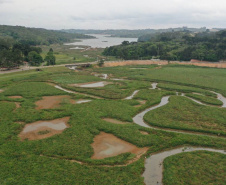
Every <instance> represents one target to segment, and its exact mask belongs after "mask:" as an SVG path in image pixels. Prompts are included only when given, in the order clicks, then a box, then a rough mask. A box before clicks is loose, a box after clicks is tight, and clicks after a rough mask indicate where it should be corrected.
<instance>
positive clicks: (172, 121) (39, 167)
mask: <svg viewBox="0 0 226 185" xmlns="http://www.w3.org/2000/svg"><path fill="white" fill-rule="evenodd" d="M141 67H142V66H141ZM141 67H140V66H139V67H137V68H138V69H131V68H136V66H135V67H134V66H133V67H131V66H125V67H112V68H95V67H90V68H87V69H84V70H82V71H77V72H75V71H73V70H69V69H67V68H65V67H50V68H43V70H42V71H35V70H30V71H24V72H18V73H12V74H1V75H0V89H1V90H2V91H0V115H1V117H0V130H1V134H0V184H143V183H144V178H143V177H142V173H143V172H144V170H145V167H144V163H145V159H146V157H148V156H150V155H152V154H153V153H158V152H160V151H164V150H169V149H173V148H176V147H180V146H197V147H210V148H216V149H225V148H226V144H225V126H226V125H225V120H226V109H225V108H222V107H212V106H205V105H199V104H197V103H195V102H193V101H192V100H190V99H188V98H187V97H182V96H176V92H180V93H189V94H190V96H191V94H192V93H193V92H195V93H199V94H203V95H199V96H197V97H194V96H193V98H196V99H199V100H200V101H203V102H205V103H209V104H213V105H216V104H218V103H219V102H218V101H217V100H218V99H217V96H216V94H214V93H211V92H210V90H211V91H215V92H218V93H221V94H223V95H224V96H225V95H226V85H225V83H224V82H225V80H226V79H225V77H226V70H224V69H214V68H213V69H209V68H200V67H187V66H175V65H173V66H172V65H167V66H162V67H161V68H158V67H157V66H156V65H151V66H145V68H147V69H145V70H143V69H139V68H141ZM95 74H108V78H107V79H102V78H99V77H97V76H95ZM207 76H208V78H207ZM114 78H119V79H123V80H120V81H115V80H113V79H114ZM102 81H104V82H108V84H107V85H105V86H104V87H92V88H84V87H75V86H71V84H79V83H90V82H102ZM153 82H158V83H159V84H158V85H157V87H159V88H160V89H158V88H157V89H150V88H151V87H152V85H151V84H152V83H153ZM55 85H58V86H60V87H63V88H65V89H67V90H70V91H72V92H74V93H68V92H66V91H63V90H61V89H57V88H55ZM170 87H171V88H170ZM135 90H139V92H138V93H137V94H136V95H135V96H134V97H133V98H132V99H128V100H127V99H125V98H126V97H128V96H130V95H131V94H132V93H133V92H134V91H135ZM192 95H194V94H192ZM10 96H17V98H16V99H14V98H10ZM19 96H20V98H19ZM61 96H62V97H65V98H64V99H61V100H60V101H59V99H55V98H52V100H51V101H57V104H54V103H53V105H57V106H53V107H48V108H44V109H37V102H40V101H42V100H44V99H45V98H46V97H61ZM165 96H170V98H169V103H168V104H167V105H165V106H162V107H159V108H158V109H155V110H152V111H150V112H148V113H147V114H145V121H146V122H147V123H148V124H151V125H152V124H154V125H155V126H156V127H158V128H160V129H159V130H154V129H151V128H145V127H142V126H139V125H137V124H135V123H134V122H133V117H134V116H136V115H137V114H138V113H140V112H141V111H143V110H145V109H146V108H149V107H151V106H154V105H157V104H159V103H160V101H161V99H162V97H165ZM188 96H189V95H188ZM201 96H203V97H205V98H201ZM96 97H97V98H96ZM209 97H210V100H209V101H208V98H209ZM87 98H88V100H92V101H89V102H87V103H81V104H76V103H75V102H77V101H80V100H81V99H87ZM71 100H73V102H74V103H72V101H71ZM141 101H142V102H144V103H143V104H141V103H140V102H141ZM207 101H208V102H207ZM15 102H18V103H20V105H21V106H20V107H18V108H16V104H15ZM140 104H141V106H139V107H137V106H136V105H140ZM218 105H220V103H219V104H218ZM63 118H68V122H67V128H65V129H64V130H63V131H60V132H57V133H56V134H53V133H54V132H53V130H52V129H50V128H46V127H45V126H43V125H41V126H42V128H40V127H39V130H36V131H37V132H36V134H37V139H35V140H29V139H25V140H21V139H20V137H19V136H20V133H21V132H22V131H23V129H24V128H26V125H27V126H29V125H30V124H32V123H36V124H37V122H39V121H41V122H44V121H45V122H51V121H53V120H60V119H63ZM112 120H114V122H115V120H116V121H117V120H118V121H119V122H120V123H122V122H123V123H126V124H115V123H114V122H113V121H112ZM52 124H54V123H52ZM167 128H174V129H176V130H187V131H191V132H192V134H183V133H176V132H168V131H167V130H166V129H167ZM196 131H198V132H200V133H205V134H207V135H199V133H197V134H194V132H196ZM103 133H106V134H105V135H107V136H108V135H111V136H112V138H113V139H116V140H117V141H118V142H119V143H120V141H122V142H126V143H127V144H128V143H129V145H131V146H133V147H135V148H141V149H142V148H145V149H146V148H147V151H145V152H144V153H142V154H140V155H139V154H138V153H136V152H131V150H125V152H122V153H120V152H119V153H117V155H112V156H111V155H109V156H110V157H104V158H101V159H94V158H93V157H92V156H94V151H95V149H96V148H95V149H94V148H93V146H92V145H93V144H94V141H95V138H96V137H98V136H101V135H102V134H103ZM144 133H145V134H144ZM208 134H209V135H208ZM212 134H214V135H215V137H211V136H212ZM218 134H220V136H218ZM49 135H50V137H45V136H49ZM103 138H104V137H103ZM100 140H101V139H100ZM101 142H102V143H104V144H105V145H104V146H105V147H106V148H105V149H101V146H99V150H100V151H99V152H102V150H103V152H105V153H107V154H108V152H109V151H111V150H112V148H114V147H116V149H117V150H121V143H120V145H119V146H114V145H112V144H111V143H110V142H109V141H108V142H104V140H101ZM109 144H110V145H111V146H109ZM97 147H98V145H97ZM108 147H110V150H106V149H109V148H108ZM122 148H123V147H122ZM194 154H198V155H194ZM202 157H203V158H204V159H207V158H209V159H211V160H212V161H211V160H210V161H208V162H207V163H206V164H205V165H203V166H202V167H198V166H197V165H195V163H196V164H200V163H201V164H203V158H202ZM174 158H175V159H174ZM188 159H189V160H188ZM193 159H194V161H195V162H194V165H195V168H193V166H192V165H191V164H190V165H186V164H187V163H188V161H192V160H193ZM177 161H178V162H177ZM192 164H193V163H192ZM216 164H217V165H218V166H220V168H219V169H217V167H216ZM178 165H179V166H178ZM208 166H209V167H210V168H208ZM224 166H225V154H215V153H208V152H200V153H182V154H179V155H176V156H172V157H170V158H169V159H167V160H166V162H165V163H164V168H165V171H164V180H163V181H164V184H174V183H173V182H174V180H175V182H178V183H179V184H180V183H181V182H184V183H186V182H190V181H189V180H190V176H189V175H188V176H186V175H185V174H186V172H187V171H188V170H191V173H192V174H199V173H201V177H200V179H195V181H194V182H197V183H201V184H205V183H215V184H222V182H224V177H225V170H224ZM206 168H208V170H210V171H214V172H216V173H218V174H219V175H217V176H216V177H215V178H213V175H211V174H209V173H208V174H207V173H205V170H206ZM172 169H173V170H172ZM178 179H179V180H180V181H178Z"/></svg>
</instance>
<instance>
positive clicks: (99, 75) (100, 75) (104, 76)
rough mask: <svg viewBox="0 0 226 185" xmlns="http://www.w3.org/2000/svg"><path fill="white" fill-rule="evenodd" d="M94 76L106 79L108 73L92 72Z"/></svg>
mask: <svg viewBox="0 0 226 185" xmlns="http://www.w3.org/2000/svg"><path fill="white" fill-rule="evenodd" d="M94 76H97V77H100V78H102V79H104V80H106V79H107V78H108V74H94Z"/></svg>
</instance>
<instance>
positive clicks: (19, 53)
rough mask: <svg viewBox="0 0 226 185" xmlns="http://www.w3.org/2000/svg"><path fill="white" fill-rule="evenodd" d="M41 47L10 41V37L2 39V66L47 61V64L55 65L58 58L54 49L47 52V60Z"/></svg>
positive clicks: (37, 64) (0, 57) (0, 64)
mask: <svg viewBox="0 0 226 185" xmlns="http://www.w3.org/2000/svg"><path fill="white" fill-rule="evenodd" d="M41 53H42V49H41V48H40V47H35V46H30V45H29V44H24V43H20V42H15V43H13V42H10V40H8V39H0V67H1V68H7V69H12V68H16V67H19V66H20V65H23V62H25V61H26V62H28V63H29V65H31V66H39V65H40V64H41V63H43V62H44V61H46V63H47V65H55V61H56V58H55V56H54V54H53V50H52V49H50V51H49V52H48V53H47V55H46V57H45V60H44V59H43V58H42V56H41Z"/></svg>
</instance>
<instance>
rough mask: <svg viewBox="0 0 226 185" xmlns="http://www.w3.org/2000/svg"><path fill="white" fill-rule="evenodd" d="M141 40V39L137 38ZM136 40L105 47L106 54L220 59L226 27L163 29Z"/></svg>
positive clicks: (225, 56) (225, 55) (224, 50)
mask: <svg viewBox="0 0 226 185" xmlns="http://www.w3.org/2000/svg"><path fill="white" fill-rule="evenodd" d="M143 40H145V42H141V41H143ZM139 41H140V42H137V43H136V42H132V43H128V42H126V41H125V42H123V43H122V44H121V45H119V46H112V47H109V48H106V49H105V50H104V52H103V54H104V55H106V56H116V57H118V58H122V59H125V60H129V59H152V58H157V59H162V60H178V61H190V60H191V59H198V60H205V61H220V60H225V59H226V30H222V31H219V32H215V33H212V32H209V31H206V32H201V33H192V32H190V31H182V32H175V31H172V32H164V33H157V34H151V35H150V34H149V35H144V36H141V37H140V38H139Z"/></svg>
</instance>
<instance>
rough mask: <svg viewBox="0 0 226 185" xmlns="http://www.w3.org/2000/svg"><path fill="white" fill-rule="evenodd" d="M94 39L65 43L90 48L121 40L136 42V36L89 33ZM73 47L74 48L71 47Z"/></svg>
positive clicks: (116, 43)
mask: <svg viewBox="0 0 226 185" xmlns="http://www.w3.org/2000/svg"><path fill="white" fill-rule="evenodd" d="M89 35H91V36H94V37H96V39H82V40H80V41H79V42H73V43H67V44H65V45H72V46H90V47H92V48H106V47H110V46H115V45H119V44H121V43H122V42H123V41H129V42H137V38H120V37H110V35H101V34H89ZM73 49H75V48H73Z"/></svg>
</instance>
